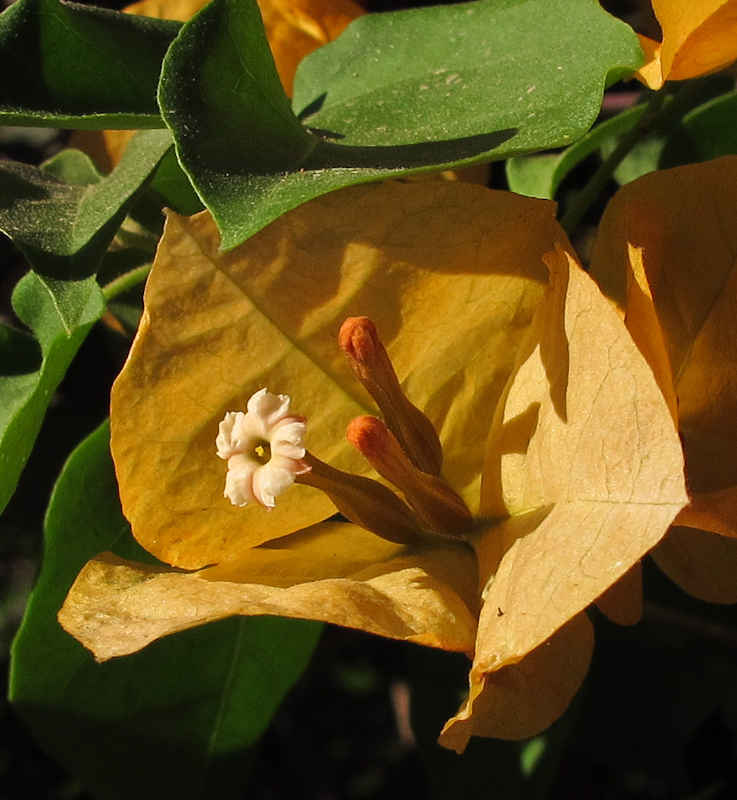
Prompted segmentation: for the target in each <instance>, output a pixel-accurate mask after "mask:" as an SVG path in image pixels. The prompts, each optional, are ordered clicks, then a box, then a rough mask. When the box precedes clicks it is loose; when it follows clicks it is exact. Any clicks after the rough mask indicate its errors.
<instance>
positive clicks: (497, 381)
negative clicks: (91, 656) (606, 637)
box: [60, 182, 687, 750]
mask: <svg viewBox="0 0 737 800" xmlns="http://www.w3.org/2000/svg"><path fill="white" fill-rule="evenodd" d="M553 212H554V206H553V205H552V204H550V203H548V202H546V201H539V200H532V199H529V198H524V197H519V196H516V195H512V194H509V193H502V192H492V191H490V190H487V189H483V188H481V187H477V186H471V185H468V184H452V183H442V182H435V183H420V184H412V183H390V184H386V185H378V186H369V187H357V188H352V189H347V190H344V191H341V192H336V193H334V194H331V195H328V196H326V197H323V198H319V199H317V200H314V201H311V202H309V203H307V204H305V205H303V206H301V207H300V208H298V209H296V210H294V211H292V212H290V213H288V214H286V215H285V216H284V217H282V218H281V219H279V220H278V221H277V222H275V223H273V224H272V225H270V226H269V227H268V228H267V229H265V230H263V231H262V232H260V233H259V234H258V235H257V236H255V237H253V238H252V239H250V240H249V241H248V242H246V243H245V244H244V245H242V246H241V247H240V248H238V249H237V250H235V251H232V252H229V253H225V254H223V253H220V252H219V251H218V249H217V245H218V237H217V233H216V229H215V226H214V224H213V223H212V221H211V219H210V218H209V216H207V215H199V216H198V217H195V218H192V219H189V220H187V219H182V218H179V217H176V216H171V217H170V219H169V221H168V223H167V229H166V233H165V235H164V238H163V240H162V243H161V246H160V250H159V253H158V256H157V259H156V263H155V264H154V267H153V271H152V274H151V277H150V281H149V284H148V287H147V291H146V297H145V313H144V318H143V321H142V323H141V327H140V330H139V333H138V336H137V338H136V341H135V343H134V346H133V349H132V351H131V355H130V358H129V360H128V362H127V364H126V366H125V368H124V370H123V372H122V374H121V375H120V377H119V378H118V380H117V382H116V385H115V388H114V392H113V407H112V437H113V439H112V446H113V453H114V458H115V462H116V469H117V472H118V477H119V482H120V489H121V497H122V500H123V505H124V509H125V513H126V515H127V516H128V518H129V519H130V520H131V523H132V526H133V532H134V535H135V536H136V538H137V539H138V540H139V541H140V542H141V543H142V544H143V545H144V546H145V547H146V548H147V549H148V550H149V551H151V552H152V553H154V554H155V555H157V556H158V557H159V558H161V559H162V560H164V561H165V562H166V563H167V564H170V565H172V566H173V567H180V568H181V567H184V568H187V569H194V568H203V569H200V571H198V572H194V573H191V572H189V573H188V572H182V571H181V570H179V569H172V568H171V567H162V568H153V569H152V568H150V567H144V566H142V565H137V564H131V563H126V562H121V561H120V560H119V559H116V558H115V557H111V556H110V555H109V554H108V555H102V556H100V557H98V558H97V559H94V560H93V561H92V562H90V563H89V564H88V565H87V567H85V569H84V571H83V572H82V574H81V575H80V576H79V578H78V580H77V582H76V583H75V585H74V587H73V588H72V590H71V592H70V595H69V597H68V599H67V601H66V603H65V606H64V608H63V609H62V612H61V613H60V620H61V622H62V624H63V625H64V626H65V627H66V629H67V630H69V631H71V632H72V633H73V634H74V635H75V636H76V637H77V638H79V639H80V641H82V642H83V643H84V644H85V646H87V647H88V648H90V649H91V650H92V651H93V652H94V653H95V654H96V655H97V657H98V658H101V659H104V658H110V657H112V656H116V655H123V654H125V653H129V652H133V651H135V650H137V649H139V648H141V647H143V646H145V645H146V644H148V643H149V642H151V641H153V640H154V639H156V638H158V637H160V636H164V635H167V634H169V633H173V632H175V631H178V630H182V629H184V628H188V627H192V626H194V625H200V624H203V623H206V622H208V621H211V620H214V619H219V618H222V617H226V616H231V615H234V614H245V615H253V614H276V615H284V616H289V617H297V618H308V619H318V620H323V621H326V622H332V623H335V624H339V625H345V626H349V627H354V628H359V629H362V630H366V631H370V632H372V633H377V634H380V635H383V636H387V637H391V638H396V639H405V640H409V641H414V642H418V643H421V644H426V645H430V646H433V647H441V648H445V649H448V650H460V651H464V652H467V653H468V654H469V656H471V657H472V659H473V663H472V667H471V673H470V693H469V700H468V702H467V703H466V704H465V705H464V707H463V708H462V709H461V711H460V712H459V714H458V716H457V717H455V718H454V719H453V720H451V721H450V722H449V723H448V725H447V726H446V729H445V731H444V733H443V737H442V742H443V744H445V745H446V746H448V747H452V748H455V749H457V750H462V749H463V748H464V746H465V744H466V742H467V741H468V738H469V736H471V735H474V734H476V735H486V736H499V737H506V738H520V737H526V736H530V735H532V734H534V733H536V732H538V731H539V730H541V729H543V728H544V727H546V726H547V725H549V724H550V722H552V721H553V720H554V719H555V718H556V717H557V716H559V715H560V714H561V713H562V711H563V710H564V709H565V707H566V705H567V704H568V703H569V702H570V699H571V697H572V696H573V694H574V693H575V691H576V690H577V688H578V686H579V685H580V683H581V681H582V679H583V677H584V675H585V672H586V670H587V667H588V661H589V657H590V652H591V646H592V635H591V626H590V623H589V622H588V620H587V619H586V616H585V613H584V612H585V609H586V608H587V607H588V606H589V605H591V604H592V603H594V602H596V601H597V600H598V598H600V597H602V596H603V601H604V602H603V603H602V608H603V609H604V610H605V613H611V614H612V616H613V617H615V618H618V619H622V620H625V621H632V619H631V617H632V616H633V613H632V609H633V608H634V609H635V611H636V608H637V601H636V597H637V594H638V586H637V581H636V579H635V580H634V581H633V580H632V576H633V575H635V577H636V575H637V566H636V565H637V563H638V562H639V560H640V559H641V558H642V556H643V555H644V554H645V553H646V552H647V551H648V550H650V549H651V548H653V547H654V546H655V545H656V544H657V543H658V542H659V541H660V539H661V538H662V536H663V535H664V534H665V532H666V530H667V529H668V527H669V525H670V524H671V522H672V520H673V518H674V517H675V516H676V514H677V513H678V511H679V510H680V509H681V508H682V507H683V505H684V504H685V503H686V501H687V497H686V494H685V489H684V481H683V457H682V451H681V446H680V443H679V440H678V436H677V432H676V429H675V426H674V424H673V418H672V415H671V410H670V408H669V405H668V403H667V402H666V400H665V399H664V397H663V395H662V393H661V391H660V390H659V388H658V385H657V383H656V380H655V378H654V376H653V373H652V370H651V369H650V367H649V366H648V364H647V362H646V361H645V359H644V358H643V356H642V355H641V353H640V352H639V350H638V349H637V346H636V345H635V343H634V342H633V341H632V338H631V337H630V335H629V333H628V332H627V329H626V326H625V324H624V322H623V321H622V319H621V318H620V316H619V315H618V313H617V311H616V310H615V308H614V306H613V305H612V304H611V303H610V302H609V301H608V300H607V299H606V298H605V297H604V296H603V295H602V294H601V293H600V292H599V290H598V289H597V287H596V285H595V284H594V283H593V281H592V280H591V279H590V278H589V277H588V276H587V275H586V274H585V273H584V272H583V270H582V269H581V268H580V266H579V265H578V263H577V262H576V260H575V258H574V257H573V256H572V255H571V254H570V246H569V244H568V242H567V240H566V238H565V235H564V234H563V232H562V230H561V229H560V228H559V227H558V225H557V223H555V221H554V217H553ZM546 254H547V255H546ZM543 257H545V262H546V264H547V269H546V266H545V264H544V263H543ZM357 315H365V316H369V317H371V318H372V319H373V321H374V322H375V324H376V327H377V329H378V331H379V333H380V335H381V337H382V339H383V340H384V343H385V344H386V346H387V350H388V352H389V355H390V357H391V359H392V361H393V363H394V365H395V367H396V371H397V374H398V376H399V378H400V380H401V381H402V384H403V388H404V390H405V391H406V394H407V396H408V397H409V398H410V399H411V400H412V401H413V402H414V403H415V404H416V405H417V406H418V407H419V408H421V409H422V410H423V411H424V412H425V413H426V414H427V415H428V417H429V418H430V420H431V421H432V422H433V423H434V425H435V426H436V428H437V430H438V432H439V434H440V439H441V441H442V444H443V448H444V452H445V462H444V475H445V477H446V478H447V479H448V481H449V482H450V483H451V484H452V485H453V486H454V487H455V489H456V490H458V491H459V492H460V493H462V494H463V496H464V498H465V499H466V501H467V502H468V503H469V505H470V507H471V509H472V511H473V512H474V513H476V514H477V519H476V523H475V530H474V531H473V532H471V533H470V535H468V536H467V538H463V537H461V538H458V539H454V538H448V539H447V540H445V539H441V538H428V539H427V541H423V540H421V541H419V542H417V543H413V544H411V545H397V544H393V543H391V542H387V541H384V540H383V539H381V538H379V537H377V536H375V535H374V534H371V533H369V532H367V531H365V530H363V529H361V528H359V527H358V526H356V525H353V524H346V523H336V522H331V521H327V522H323V521H321V520H325V519H326V518H327V517H329V516H330V515H331V514H332V513H333V511H334V508H333V507H332V506H331V504H330V502H329V501H328V500H327V499H326V498H325V497H324V496H322V495H320V494H319V493H317V492H314V491H311V490H308V489H306V488H305V487H302V486H295V487H293V488H291V489H290V490H288V491H287V492H286V493H285V494H284V495H283V496H280V498H279V502H278V503H277V506H276V508H275V509H274V510H273V511H271V512H266V511H264V510H263V509H260V508H250V507H248V506H247V507H245V508H236V507H234V506H232V505H231V504H230V503H229V502H228V500H227V499H225V498H224V497H223V496H222V492H223V485H224V479H225V465H224V464H223V463H222V461H220V460H219V459H218V458H217V457H216V456H215V448H214V441H215V435H216V433H217V427H218V422H219V421H220V420H221V419H222V417H223V414H224V412H225V411H228V410H238V409H242V408H244V407H245V403H246V401H247V400H248V397H249V396H250V395H251V394H252V393H253V392H254V391H256V390H258V389H260V388H261V387H262V386H267V387H268V388H269V389H270V390H271V391H273V392H282V393H288V394H289V395H290V396H291V398H292V409H293V410H294V412H295V413H297V414H303V415H304V416H306V417H307V418H308V428H307V435H306V445H307V447H308V449H309V451H310V452H312V453H314V455H315V456H317V457H319V458H322V459H323V460H325V461H327V462H328V463H330V464H332V465H337V466H340V467H342V468H346V469H349V470H350V471H352V472H364V473H366V472H368V471H369V470H368V467H367V465H366V464H365V463H362V459H361V458H360V457H358V455H357V454H356V453H355V452H353V451H351V449H350V448H349V446H348V445H347V443H346V442H345V440H344V438H343V432H344V430H345V427H346V425H347V423H348V422H349V421H350V420H351V418H352V417H355V416H356V415H358V414H363V413H367V412H368V413H372V412H374V413H375V409H373V407H372V404H371V401H370V399H369V398H368V397H367V396H366V395H365V394H364V392H363V390H362V388H361V386H360V384H358V382H357V380H356V379H355V378H353V376H352V373H351V371H350V369H349V368H348V366H347V365H346V364H345V363H344V361H343V356H342V355H341V353H340V350H339V347H338V343H337V341H336V335H337V332H338V329H339V327H340V325H341V323H342V322H343V320H344V319H345V318H346V317H348V316H357ZM482 473H483V486H481V483H482V477H481V476H482ZM479 496H480V503H479ZM282 500H283V502H281V501H282ZM620 579H625V582H624V583H623V584H621V585H618V586H617V587H616V588H614V589H613V588H612V587H613V586H615V585H616V584H617V582H618V581H620ZM620 586H622V587H624V589H623V590H622V589H620V588H619V587H620ZM632 597H634V598H635V599H634V602H633V601H632ZM635 615H636V614H635Z"/></svg>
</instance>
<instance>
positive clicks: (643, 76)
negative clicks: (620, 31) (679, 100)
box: [635, 0, 737, 89]
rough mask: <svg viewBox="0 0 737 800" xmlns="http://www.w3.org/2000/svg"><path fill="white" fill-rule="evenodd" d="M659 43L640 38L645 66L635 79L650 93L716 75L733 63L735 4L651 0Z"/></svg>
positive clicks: (730, 0) (736, 54) (734, 0)
mask: <svg viewBox="0 0 737 800" xmlns="http://www.w3.org/2000/svg"><path fill="white" fill-rule="evenodd" d="M652 5H653V11H654V12H655V16H656V17H657V19H658V22H659V23H660V28H661V31H662V34H663V35H662V41H661V42H655V41H653V40H652V39H649V38H647V37H646V36H640V44H641V45H642V47H643V50H644V51H645V56H646V58H647V63H646V64H645V66H644V67H642V68H641V69H640V70H639V71H638V72H636V73H635V76H636V77H637V78H639V79H640V80H641V81H642V82H643V83H644V84H645V85H646V86H648V87H650V88H651V89H660V88H661V87H662V85H663V84H664V83H665V81H682V80H686V79H687V78H698V77H699V76H701V75H709V74H711V73H712V72H717V71H718V70H720V69H723V68H724V67H726V66H729V64H731V63H732V62H733V61H735V60H737V0H652Z"/></svg>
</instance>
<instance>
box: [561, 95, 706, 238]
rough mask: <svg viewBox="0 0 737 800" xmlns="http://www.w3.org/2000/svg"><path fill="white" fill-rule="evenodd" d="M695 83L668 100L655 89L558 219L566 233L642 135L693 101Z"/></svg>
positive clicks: (680, 113) (675, 116)
mask: <svg viewBox="0 0 737 800" xmlns="http://www.w3.org/2000/svg"><path fill="white" fill-rule="evenodd" d="M696 83H697V82H695V81H689V82H688V83H687V84H686V85H685V86H684V87H683V89H681V90H680V91H679V92H678V93H677V94H676V95H675V96H674V97H673V99H672V100H671V101H670V102H669V103H666V102H665V101H666V100H667V94H666V92H664V91H663V90H661V91H659V92H654V93H653V94H652V96H651V98H650V102H649V103H648V105H647V108H646V109H645V111H644V112H643V114H642V116H641V117H640V119H639V120H638V121H637V122H636V123H635V125H634V126H633V127H632V128H630V130H629V131H627V132H626V133H625V134H624V135H623V136H622V138H621V139H620V140H619V144H618V145H617V146H616V147H615V148H614V150H613V151H612V152H611V153H610V154H609V156H608V157H607V158H605V159H604V161H603V162H602V163H601V164H600V166H599V168H598V169H597V170H596V172H595V173H594V174H593V175H592V176H591V180H590V181H589V182H588V183H587V184H586V185H585V186H584V187H583V189H582V190H581V191H580V192H579V194H578V195H577V196H576V197H575V199H574V200H573V202H572V203H571V205H570V206H569V208H568V210H567V211H566V213H565V214H564V215H563V217H562V218H561V220H560V224H561V226H562V227H563V229H564V230H565V232H566V233H567V234H568V235H569V236H570V235H571V233H573V231H574V230H575V229H576V227H577V226H578V224H579V222H581V219H582V218H583V216H584V214H585V213H586V212H587V211H588V210H589V208H590V207H591V205H592V204H593V203H594V201H595V200H596V198H597V197H598V196H599V195H600V194H601V192H602V190H603V189H604V187H605V186H606V184H607V183H608V182H609V180H610V179H611V177H612V175H613V174H614V172H615V170H616V169H617V167H618V166H619V165H620V164H621V163H622V161H624V159H625V157H626V156H627V155H628V154H629V153H630V151H632V150H633V149H634V147H635V145H637V144H638V143H639V142H640V141H641V140H642V139H643V138H644V137H645V136H647V135H649V134H651V133H652V132H653V131H656V130H658V129H659V128H664V127H667V126H668V125H670V124H672V122H673V120H675V119H680V118H681V117H682V116H683V115H684V114H685V113H686V112H687V111H688V110H690V108H691V106H692V103H693V94H694V92H697V91H698V87H697V86H696V85H695V84H696Z"/></svg>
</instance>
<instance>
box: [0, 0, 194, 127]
mask: <svg viewBox="0 0 737 800" xmlns="http://www.w3.org/2000/svg"><path fill="white" fill-rule="evenodd" d="M179 28H180V23H178V22H172V21H169V20H159V19H150V18H148V17H142V16H138V15H133V14H123V13H121V12H118V11H109V10H107V9H102V8H94V7H93V6H87V5H79V4H77V3H62V2H59V0H18V2H16V3H14V4H13V5H11V6H10V7H9V8H8V9H6V10H5V11H4V12H3V13H2V15H0V72H1V73H2V74H3V75H4V76H6V78H5V80H3V82H2V84H1V85H0V122H2V124H4V125H37V126H42V127H52V128H65V127H66V128H96V129H104V128H162V127H163V122H162V120H161V117H160V115H159V111H158V107H157V105H156V87H157V84H158V80H159V72H160V69H161V62H162V60H163V58H164V54H165V53H166V49H167V47H168V46H169V44H170V43H171V41H172V39H174V37H175V36H176V34H177V32H178V30H179ZM13 76H15V77H13ZM19 76H22V79H21V78H20V77H19Z"/></svg>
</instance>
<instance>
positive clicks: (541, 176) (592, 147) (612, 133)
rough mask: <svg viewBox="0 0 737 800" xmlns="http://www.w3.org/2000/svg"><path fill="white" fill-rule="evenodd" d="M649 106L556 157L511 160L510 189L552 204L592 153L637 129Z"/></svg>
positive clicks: (599, 129)
mask: <svg viewBox="0 0 737 800" xmlns="http://www.w3.org/2000/svg"><path fill="white" fill-rule="evenodd" d="M645 108H646V105H645V104H643V105H638V106H635V107H634V108H631V109H629V110H628V111H624V112H622V113H621V114H617V116H616V117H612V119H610V120H607V121H606V122H603V123H602V124H601V125H597V126H596V127H595V128H593V129H592V130H590V131H589V132H588V133H587V134H586V135H585V136H583V137H582V138H581V139H579V140H578V141H577V142H576V143H575V144H572V145H571V146H570V147H568V148H566V149H565V150H563V151H562V152H561V153H555V154H549V153H544V154H536V155H529V156H521V157H519V158H513V159H510V160H509V161H508V162H507V164H506V170H507V180H508V182H509V188H510V189H511V190H512V191H513V192H517V194H524V195H527V196H528V197H541V198H544V199H548V200H552V199H553V198H554V197H555V195H556V193H557V191H558V187H559V186H560V184H561V182H562V181H563V179H564V178H565V177H566V176H567V175H568V174H569V173H570V172H571V170H573V169H574V168H575V167H577V166H578V165H579V164H580V163H581V162H582V161H583V160H584V159H585V158H587V157H588V156H590V155H591V154H592V153H596V152H597V151H600V150H602V149H603V148H604V147H606V146H607V145H609V144H611V149H613V148H614V147H615V146H616V144H617V141H618V140H619V137H620V136H621V135H622V134H623V133H625V132H626V131H628V130H630V129H631V128H633V127H634V126H635V125H636V124H637V122H638V121H639V119H640V117H641V116H642V114H643V113H644V111H645Z"/></svg>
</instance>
